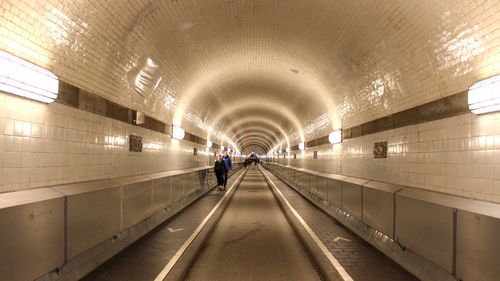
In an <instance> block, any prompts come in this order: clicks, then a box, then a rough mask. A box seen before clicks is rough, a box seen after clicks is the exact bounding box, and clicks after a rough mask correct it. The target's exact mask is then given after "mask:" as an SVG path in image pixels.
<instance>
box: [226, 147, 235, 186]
mask: <svg viewBox="0 0 500 281" xmlns="http://www.w3.org/2000/svg"><path fill="white" fill-rule="evenodd" d="M224 167H225V168H226V172H225V173H224V190H226V186H227V174H228V173H229V172H230V171H232V170H233V162H232V161H231V157H229V155H228V154H227V152H226V155H224Z"/></svg>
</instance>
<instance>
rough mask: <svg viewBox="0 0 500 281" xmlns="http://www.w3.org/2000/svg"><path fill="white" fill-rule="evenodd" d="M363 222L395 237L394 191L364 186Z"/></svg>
mask: <svg viewBox="0 0 500 281" xmlns="http://www.w3.org/2000/svg"><path fill="white" fill-rule="evenodd" d="M363 222H364V223H366V224H367V225H369V226H371V227H373V228H374V229H376V230H378V231H380V232H382V233H384V234H385V235H387V236H389V237H391V238H393V237H394V231H393V228H394V193H392V192H386V191H382V190H379V189H374V188H370V187H366V186H364V187H363Z"/></svg>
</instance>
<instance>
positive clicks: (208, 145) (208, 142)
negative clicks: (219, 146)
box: [207, 140, 212, 148]
mask: <svg viewBox="0 0 500 281" xmlns="http://www.w3.org/2000/svg"><path fill="white" fill-rule="evenodd" d="M207 147H208V148H210V147H212V142H211V141H210V140H207Z"/></svg>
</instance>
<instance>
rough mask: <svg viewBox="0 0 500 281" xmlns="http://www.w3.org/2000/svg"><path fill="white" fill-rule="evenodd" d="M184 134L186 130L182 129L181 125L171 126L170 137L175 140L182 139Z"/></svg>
mask: <svg viewBox="0 0 500 281" xmlns="http://www.w3.org/2000/svg"><path fill="white" fill-rule="evenodd" d="M185 135H186V132H185V131H184V129H182V128H181V127H177V126H172V138H174V139H176V140H182V139H183V138H184V136H185Z"/></svg>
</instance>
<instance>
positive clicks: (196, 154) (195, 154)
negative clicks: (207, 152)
mask: <svg viewBox="0 0 500 281" xmlns="http://www.w3.org/2000/svg"><path fill="white" fill-rule="evenodd" d="M193 155H194V156H198V148H197V147H193Z"/></svg>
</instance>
